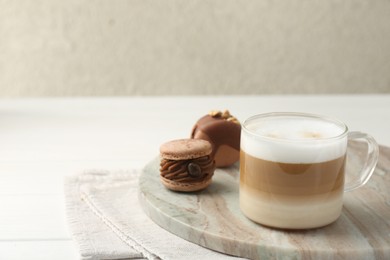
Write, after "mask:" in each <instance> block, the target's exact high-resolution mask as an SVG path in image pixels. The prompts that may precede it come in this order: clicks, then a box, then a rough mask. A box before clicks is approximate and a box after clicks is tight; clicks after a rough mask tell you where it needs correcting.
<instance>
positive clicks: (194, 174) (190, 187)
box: [160, 139, 215, 192]
mask: <svg viewBox="0 0 390 260" xmlns="http://www.w3.org/2000/svg"><path fill="white" fill-rule="evenodd" d="M211 153H212V146H211V144H210V142H208V141H206V140H201V139H178V140H172V141H169V142H167V143H164V144H162V145H161V146H160V158H161V162H160V179H161V182H162V183H163V184H164V186H165V187H167V188H168V189H170V190H174V191H184V192H191V191H198V190H202V189H204V188H206V187H207V186H208V185H209V184H210V183H211V179H212V176H213V174H214V170H215V163H214V159H213V157H212V156H211Z"/></svg>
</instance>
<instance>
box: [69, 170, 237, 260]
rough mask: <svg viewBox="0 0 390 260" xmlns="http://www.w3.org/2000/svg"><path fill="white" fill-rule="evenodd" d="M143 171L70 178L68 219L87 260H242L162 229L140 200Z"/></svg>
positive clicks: (82, 175) (91, 173)
mask: <svg viewBox="0 0 390 260" xmlns="http://www.w3.org/2000/svg"><path fill="white" fill-rule="evenodd" d="M139 174H140V171H138V170H131V171H116V172H110V171H88V172H84V173H81V174H78V175H75V176H70V177H67V178H66V179H65V201H66V212H67V217H68V223H69V226H70V231H71V234H72V237H73V239H74V240H75V242H76V243H77V245H78V247H79V251H80V255H81V258H82V259H88V260H95V259H96V260H98V259H142V258H146V259H172V260H176V259H177V260H179V259H180V260H182V259H194V260H195V259H216V260H218V259H239V258H237V257H233V256H228V255H224V254H222V253H218V252H215V251H212V250H209V249H207V248H203V247H201V246H198V245H196V244H194V243H191V242H189V241H186V240H184V239H181V238H180V237H177V236H175V235H173V234H172V233H170V232H168V231H166V230H165V229H163V228H161V227H159V226H158V225H157V224H155V223H154V222H153V221H152V220H150V219H149V217H148V216H147V215H146V214H145V213H144V212H143V210H142V208H141V205H140V204H139V201H138V177H139Z"/></svg>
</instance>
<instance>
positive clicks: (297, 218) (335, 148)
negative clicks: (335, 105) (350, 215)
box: [240, 116, 347, 229]
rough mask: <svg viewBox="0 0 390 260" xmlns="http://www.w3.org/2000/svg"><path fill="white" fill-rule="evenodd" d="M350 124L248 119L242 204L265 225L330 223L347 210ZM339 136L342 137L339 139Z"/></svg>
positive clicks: (242, 164) (243, 141)
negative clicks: (347, 159)
mask: <svg viewBox="0 0 390 260" xmlns="http://www.w3.org/2000/svg"><path fill="white" fill-rule="evenodd" d="M344 133H346V129H345V127H343V126H341V125H338V124H335V123H334V122H330V121H326V120H323V119H319V118H315V117H313V118H305V117H294V118H291V117H290V116H289V117H283V116H278V117H270V118H261V120H259V119H257V120H256V119H253V120H252V121H251V120H248V121H247V122H245V125H244V130H243V131H242V133H241V154H240V207H241V210H242V212H243V213H244V214H245V215H246V216H247V217H248V218H250V219H252V220H253V221H255V222H258V223H260V224H263V225H267V226H272V227H278V228H287V229H301V228H312V227H319V226H324V225H327V224H329V223H331V222H333V221H335V220H336V219H337V218H338V217H339V215H340V213H341V209H342V197H343V189H344V169H345V154H346V147H347V138H346V137H345V138H344V137H343V138H340V136H343V135H344ZM335 137H337V138H335Z"/></svg>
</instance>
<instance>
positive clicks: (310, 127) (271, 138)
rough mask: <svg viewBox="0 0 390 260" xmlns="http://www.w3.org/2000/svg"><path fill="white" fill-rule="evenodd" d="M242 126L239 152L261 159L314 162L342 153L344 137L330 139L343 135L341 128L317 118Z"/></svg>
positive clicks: (280, 119) (271, 120)
mask: <svg viewBox="0 0 390 260" xmlns="http://www.w3.org/2000/svg"><path fill="white" fill-rule="evenodd" d="M245 127H246V129H247V130H246V131H243V132H242V134H241V149H242V150H244V152H246V153H248V154H250V155H252V156H254V157H257V158H261V159H264V160H269V161H274V162H284V163H318V162H325V161H330V160H333V159H335V158H338V157H341V156H342V155H344V154H345V152H346V147H347V138H339V139H337V138H332V137H335V136H339V135H341V134H343V132H344V130H345V129H343V128H342V127H340V126H338V125H336V124H333V123H330V122H326V121H321V120H318V119H299V118H294V119H290V118H284V117H282V118H270V119H262V120H261V122H253V123H252V122H249V123H248V125H246V126H245ZM248 130H249V131H250V132H251V133H248Z"/></svg>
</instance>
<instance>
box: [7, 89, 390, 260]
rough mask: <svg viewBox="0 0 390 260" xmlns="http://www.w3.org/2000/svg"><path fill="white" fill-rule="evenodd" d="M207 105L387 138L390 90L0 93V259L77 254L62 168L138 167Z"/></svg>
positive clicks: (183, 133)
mask: <svg viewBox="0 0 390 260" xmlns="http://www.w3.org/2000/svg"><path fill="white" fill-rule="evenodd" d="M211 109H229V110H230V111H231V113H232V114H233V115H235V116H236V117H237V118H238V119H239V120H244V119H245V118H247V117H249V116H251V115H253V114H256V113H264V112H270V111H302V112H312V113H319V114H325V115H329V116H334V117H337V118H339V119H341V120H343V121H345V122H346V123H347V124H348V125H349V127H350V129H351V130H361V131H364V132H368V133H371V134H372V135H373V136H374V137H375V138H376V139H377V140H378V142H379V143H381V144H382V145H387V146H390V135H389V134H388V133H389V132H390V123H389V122H390V95H346V96H222V97H133V98H32V99H2V100H0V208H1V211H0V259H10V260H13V259H26V256H28V258H29V259H59V260H61V259H77V248H76V247H74V246H73V245H72V242H71V240H70V239H71V237H70V234H69V231H68V227H67V223H66V216H65V210H64V203H63V178H64V176H66V175H70V174H76V173H78V172H80V171H84V170H86V169H105V168H107V169H110V170H116V169H129V168H141V167H143V166H144V165H145V164H146V163H147V162H149V161H150V159H151V158H153V157H155V156H156V155H157V154H158V147H159V145H160V144H161V143H163V142H165V141H167V140H170V139H176V138H181V137H187V136H189V133H190V130H191V128H192V125H193V124H194V123H195V121H196V120H197V119H198V118H200V117H201V116H203V115H204V114H205V113H207V112H208V111H209V110H211ZM41 251H42V252H45V253H42V252H41ZM53 256H55V257H53Z"/></svg>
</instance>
